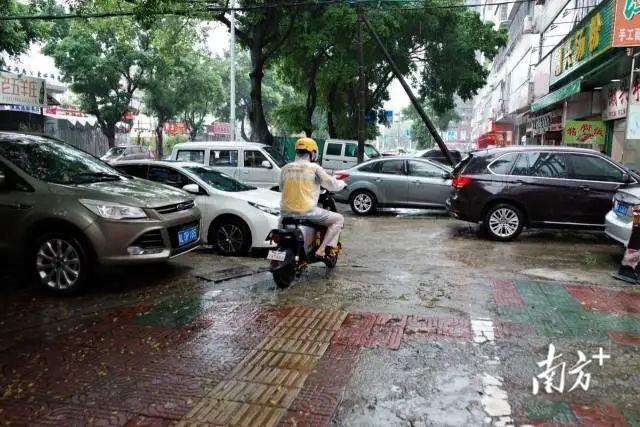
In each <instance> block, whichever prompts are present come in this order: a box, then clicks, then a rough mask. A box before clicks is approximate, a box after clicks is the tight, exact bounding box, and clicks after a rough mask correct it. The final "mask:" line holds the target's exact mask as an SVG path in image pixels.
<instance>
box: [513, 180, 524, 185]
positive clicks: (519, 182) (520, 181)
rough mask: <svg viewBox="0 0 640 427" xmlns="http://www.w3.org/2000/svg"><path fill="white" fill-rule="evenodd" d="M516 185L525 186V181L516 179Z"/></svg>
mask: <svg viewBox="0 0 640 427" xmlns="http://www.w3.org/2000/svg"><path fill="white" fill-rule="evenodd" d="M515 183H516V184H524V181H523V180H521V179H516V181H515Z"/></svg>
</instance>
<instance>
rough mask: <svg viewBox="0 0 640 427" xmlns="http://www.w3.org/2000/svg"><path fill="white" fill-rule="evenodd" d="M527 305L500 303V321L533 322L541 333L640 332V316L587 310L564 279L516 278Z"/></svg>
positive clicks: (601, 335)
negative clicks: (573, 294) (549, 280)
mask: <svg viewBox="0 0 640 427" xmlns="http://www.w3.org/2000/svg"><path fill="white" fill-rule="evenodd" d="M515 283H516V287H517V288H518V291H519V292H520V295H521V296H522V300H523V301H524V304H525V305H524V306H523V307H511V306H500V307H499V308H498V316H499V317H500V320H502V321H506V322H514V323H528V324H532V325H533V326H534V327H535V328H536V331H537V333H538V335H541V336H548V337H552V336H559V337H574V338H579V339H585V340H594V341H604V340H609V337H608V336H607V331H622V332H629V333H635V334H640V318H638V317H635V316H630V315H618V314H610V313H603V312H596V311H591V310H588V309H585V308H584V307H583V306H582V305H581V304H580V303H579V302H578V301H577V300H576V299H575V298H574V297H573V296H572V295H571V294H570V293H569V292H568V291H567V290H566V288H565V287H564V285H563V284H562V283H561V282H541V281H526V280H522V281H516V282H515Z"/></svg>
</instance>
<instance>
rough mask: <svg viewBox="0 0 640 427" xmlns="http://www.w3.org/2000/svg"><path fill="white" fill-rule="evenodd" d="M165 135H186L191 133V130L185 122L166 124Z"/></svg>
mask: <svg viewBox="0 0 640 427" xmlns="http://www.w3.org/2000/svg"><path fill="white" fill-rule="evenodd" d="M164 133H166V134H168V135H171V136H175V135H186V134H187V133H189V129H188V128H187V124H186V123H185V122H166V123H165V124H164Z"/></svg>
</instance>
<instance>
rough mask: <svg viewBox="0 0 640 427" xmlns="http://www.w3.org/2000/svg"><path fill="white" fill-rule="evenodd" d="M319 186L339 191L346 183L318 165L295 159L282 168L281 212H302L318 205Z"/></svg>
mask: <svg viewBox="0 0 640 427" xmlns="http://www.w3.org/2000/svg"><path fill="white" fill-rule="evenodd" d="M320 186H322V187H324V188H326V189H327V190H328V191H340V190H342V189H343V188H344V187H346V184H345V183H344V182H342V181H338V180H337V179H335V178H334V177H332V176H331V175H329V174H328V173H327V172H326V171H325V170H324V169H322V167H321V166H320V165H318V164H317V163H312V162H310V161H308V160H306V159H296V161H295V162H293V163H289V164H287V165H285V166H284V167H283V168H282V172H281V174H280V190H281V191H282V199H281V201H280V210H282V212H283V213H294V214H304V213H307V212H309V211H311V210H312V209H313V208H315V207H317V205H318V198H319V197H320Z"/></svg>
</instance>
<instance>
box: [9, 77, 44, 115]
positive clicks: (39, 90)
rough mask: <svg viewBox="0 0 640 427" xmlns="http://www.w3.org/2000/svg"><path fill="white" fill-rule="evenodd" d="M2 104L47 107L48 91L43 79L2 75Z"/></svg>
mask: <svg viewBox="0 0 640 427" xmlns="http://www.w3.org/2000/svg"><path fill="white" fill-rule="evenodd" d="M0 104H15V105H33V106H36V107H43V106H46V105H47V89H46V86H45V81H44V80H43V79H37V78H33V77H27V76H18V75H15V74H10V73H0Z"/></svg>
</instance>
